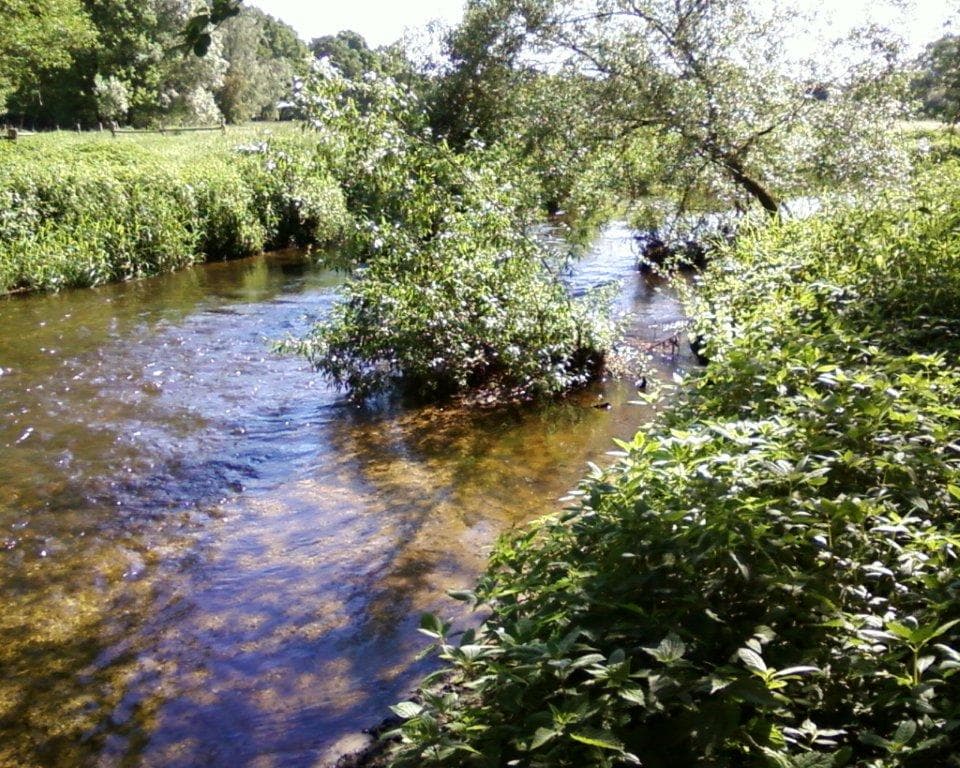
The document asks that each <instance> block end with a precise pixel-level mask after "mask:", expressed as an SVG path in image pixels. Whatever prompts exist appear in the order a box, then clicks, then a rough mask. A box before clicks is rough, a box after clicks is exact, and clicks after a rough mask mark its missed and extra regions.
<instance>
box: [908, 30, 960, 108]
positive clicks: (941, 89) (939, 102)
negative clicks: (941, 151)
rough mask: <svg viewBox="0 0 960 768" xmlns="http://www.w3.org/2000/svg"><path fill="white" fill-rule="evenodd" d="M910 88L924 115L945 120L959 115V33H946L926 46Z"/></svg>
mask: <svg viewBox="0 0 960 768" xmlns="http://www.w3.org/2000/svg"><path fill="white" fill-rule="evenodd" d="M919 65H920V67H921V71H920V72H919V74H918V75H917V76H916V77H915V78H914V79H913V82H912V83H911V90H912V91H913V94H914V95H915V96H916V97H917V98H918V99H919V100H920V102H921V110H922V112H923V114H925V115H926V116H927V117H933V118H937V119H939V120H943V121H945V122H948V123H955V122H957V120H958V119H960V37H957V36H956V35H945V36H944V37H941V38H940V39H939V40H936V41H934V42H932V43H930V45H928V46H927V48H926V50H925V51H924V52H923V55H922V56H921V57H920V61H919Z"/></svg>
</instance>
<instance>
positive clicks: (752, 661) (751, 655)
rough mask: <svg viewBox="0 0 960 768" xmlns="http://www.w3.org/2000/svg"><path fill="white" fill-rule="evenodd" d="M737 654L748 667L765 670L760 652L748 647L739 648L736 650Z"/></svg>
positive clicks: (765, 666)
mask: <svg viewBox="0 0 960 768" xmlns="http://www.w3.org/2000/svg"><path fill="white" fill-rule="evenodd" d="M737 656H739V657H740V660H741V661H742V662H743V663H744V664H746V665H747V668H748V669H752V670H754V671H756V672H766V671H767V665H766V662H764V660H763V659H762V658H761V657H760V654H759V653H757V652H756V651H751V650H750V649H749V648H741V649H740V650H738V651H737Z"/></svg>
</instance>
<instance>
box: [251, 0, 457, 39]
mask: <svg viewBox="0 0 960 768" xmlns="http://www.w3.org/2000/svg"><path fill="white" fill-rule="evenodd" d="M247 2H248V3H249V4H250V5H255V6H256V7H257V8H259V9H260V10H262V11H264V12H266V13H269V14H270V15H271V16H273V17H275V18H278V19H280V20H281V21H285V22H286V23H287V24H289V25H290V26H291V27H293V28H294V29H295V30H297V34H299V35H300V37H302V38H303V39H304V40H305V41H306V42H308V43H309V42H310V41H311V40H312V39H313V38H315V37H322V36H324V35H335V34H336V33H337V32H340V31H341V30H344V29H350V30H353V31H354V32H359V33H360V34H361V35H363V37H364V39H366V41H367V44H368V45H370V46H371V47H374V48H375V47H377V46H380V45H389V44H390V43H393V42H396V41H397V40H399V39H400V38H401V37H402V36H403V34H404V31H405V30H406V29H407V28H411V30H415V29H418V28H421V27H424V26H425V25H426V24H428V23H429V22H431V21H434V20H439V21H441V22H443V23H445V24H447V25H454V24H456V23H458V22H459V21H460V19H461V18H462V17H463V8H464V5H465V3H464V0H412V2H411V1H410V0H347V2H338V3H332V2H316V0H312V1H311V0H307V1H306V2H305V1H304V0H247Z"/></svg>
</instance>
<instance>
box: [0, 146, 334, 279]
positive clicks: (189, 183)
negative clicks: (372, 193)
mask: <svg viewBox="0 0 960 768" xmlns="http://www.w3.org/2000/svg"><path fill="white" fill-rule="evenodd" d="M127 142H135V143H127ZM235 144H236V140H235V139H234V140H231V139H230V138H223V137H219V136H218V137H216V139H211V138H201V137H198V136H188V137H171V136H166V137H156V140H154V139H153V137H137V138H136V139H134V138H130V137H123V138H122V139H116V140H113V139H110V138H109V137H100V136H96V137H82V138H81V137H73V136H66V135H46V136H35V137H28V138H27V139H25V140H24V141H22V142H17V144H16V145H13V146H4V147H2V148H0V170H2V172H3V180H2V181H0V205H2V212H0V292H6V291H10V290H15V289H29V290H35V289H54V290H56V289H59V288H64V287H68V286H84V285H96V284H99V283H103V282H108V281H111V280H125V279H129V278H135V277H142V276H145V275H151V274H156V273H158V272H163V271H169V270H171V269H177V268H180V267H183V266H185V265H188V264H192V263H196V262H198V261H201V260H204V259H216V258H233V257H237V256H245V255H249V254H252V253H256V252H258V251H260V250H261V249H262V248H264V247H265V246H281V245H286V244H287V243H289V242H291V241H296V242H298V243H300V244H310V243H318V242H330V241H332V240H335V239H337V238H338V237H340V236H341V235H342V234H343V232H344V228H345V227H346V224H347V217H346V211H345V208H344V205H343V197H342V194H341V192H340V190H339V187H338V185H337V184H336V182H335V181H334V180H333V179H332V178H331V177H330V175H329V173H328V172H327V171H326V169H325V167H323V166H321V165H320V164H319V163H318V159H317V155H316V152H315V142H313V141H311V140H310V138H309V137H307V136H305V135H301V136H299V137H286V138H282V139H279V140H275V141H267V142H262V143H258V144H257V145H256V146H257V147H258V151H256V152H253V153H250V152H247V153H243V154H238V153H237V151H236V149H235ZM275 145H277V146H275ZM281 157H282V158H283V162H284V163H285V165H286V166H295V167H296V169H297V172H296V173H289V172H288V173H283V174H279V173H276V174H275V173H274V172H273V169H274V168H275V166H276V165H277V163H278V158H281Z"/></svg>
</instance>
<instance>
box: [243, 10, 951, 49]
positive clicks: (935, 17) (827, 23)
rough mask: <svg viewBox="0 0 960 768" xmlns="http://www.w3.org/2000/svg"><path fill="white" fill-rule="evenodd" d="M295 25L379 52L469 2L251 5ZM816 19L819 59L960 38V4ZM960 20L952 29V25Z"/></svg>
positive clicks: (456, 14) (451, 18) (812, 31)
mask: <svg viewBox="0 0 960 768" xmlns="http://www.w3.org/2000/svg"><path fill="white" fill-rule="evenodd" d="M247 2H248V3H249V4H250V5H255V6H257V7H258V8H260V9H261V10H263V11H265V12H266V13H269V14H270V15H272V16H274V17H276V18H279V19H281V20H283V21H285V22H287V23H288V24H290V25H291V26H292V27H293V28H294V29H295V30H296V31H297V33H298V34H299V35H300V37H302V38H303V39H304V40H305V41H307V42H309V41H310V40H311V39H313V38H314V37H321V36H323V35H333V34H336V33H337V32H339V31H341V30H344V29H351V30H353V31H355V32H359V33H360V34H361V35H363V37H364V38H365V39H366V41H367V43H368V44H369V45H370V46H372V47H376V46H379V45H387V44H389V43H393V42H396V41H397V40H399V39H400V38H401V37H403V36H404V34H405V33H414V32H417V31H422V29H423V28H424V27H425V26H426V25H427V24H428V23H429V22H431V21H435V20H436V21H440V22H442V23H444V24H447V25H454V24H456V23H457V22H459V21H460V19H461V18H462V16H463V9H464V6H465V0H350V1H349V2H344V3H331V2H317V1H316V0H312V1H311V0H306V1H305V0H247ZM795 2H796V4H797V5H799V7H800V8H801V9H803V10H805V11H809V12H810V13H811V16H812V23H811V26H810V28H808V29H798V30H797V50H798V51H803V53H805V54H806V55H810V56H816V55H817V53H818V51H819V50H820V49H821V42H820V41H822V40H824V39H829V38H836V37H841V36H843V35H845V34H846V33H848V32H849V31H850V29H852V28H853V27H856V26H858V25H863V24H866V23H870V22H874V23H877V24H881V25H884V26H886V27H889V28H890V29H891V30H893V31H894V32H896V33H897V34H899V35H901V36H903V37H904V39H905V40H906V42H907V43H908V45H909V47H910V49H911V52H914V53H918V52H919V51H920V50H921V49H922V48H923V46H924V45H925V44H926V43H928V42H931V41H933V40H935V39H936V38H938V37H940V36H941V35H943V34H945V33H947V32H951V33H954V34H956V33H960V0H795ZM756 3H757V5H758V6H760V7H762V8H764V9H767V10H769V9H770V8H771V7H774V8H776V7H778V6H783V5H789V4H790V0H756ZM951 17H953V18H954V19H956V21H955V23H954V24H953V25H952V26H946V25H947V23H948V20H949V19H950V18H951Z"/></svg>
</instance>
